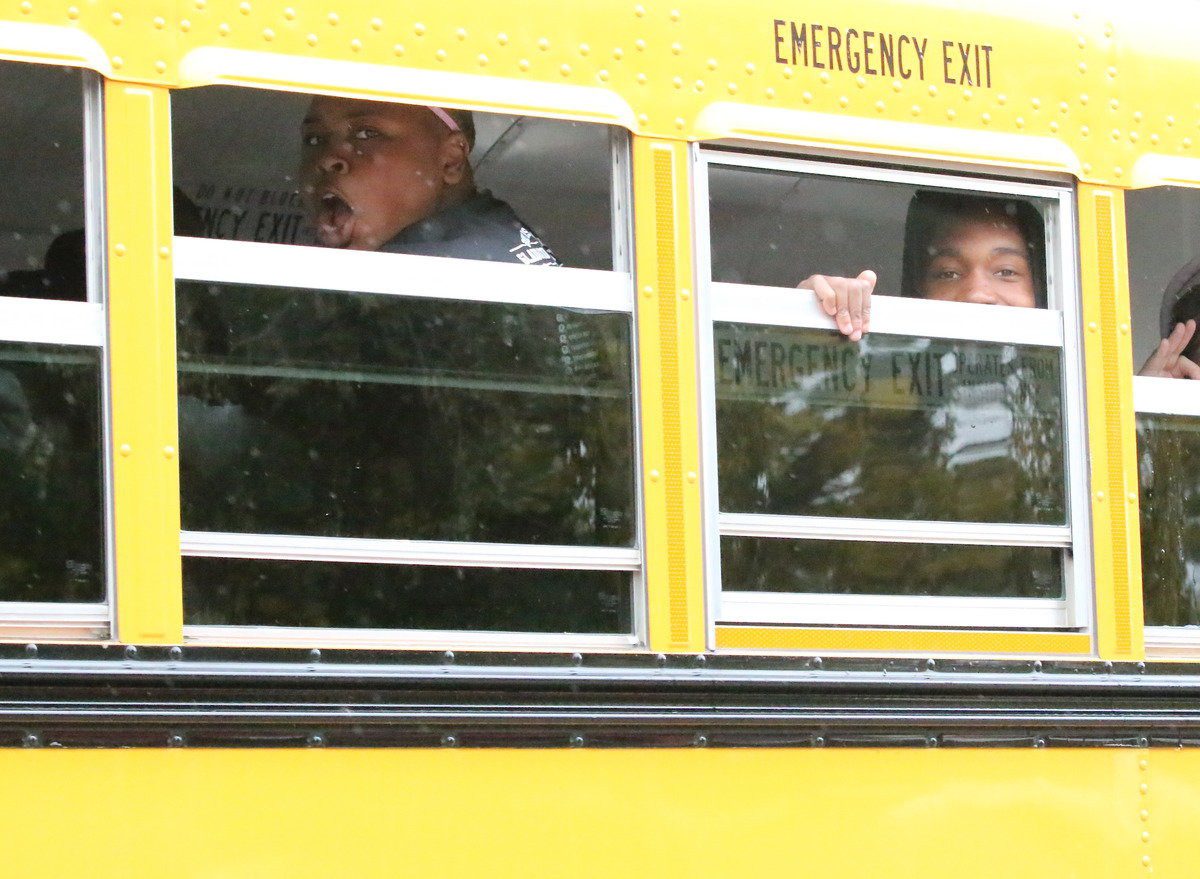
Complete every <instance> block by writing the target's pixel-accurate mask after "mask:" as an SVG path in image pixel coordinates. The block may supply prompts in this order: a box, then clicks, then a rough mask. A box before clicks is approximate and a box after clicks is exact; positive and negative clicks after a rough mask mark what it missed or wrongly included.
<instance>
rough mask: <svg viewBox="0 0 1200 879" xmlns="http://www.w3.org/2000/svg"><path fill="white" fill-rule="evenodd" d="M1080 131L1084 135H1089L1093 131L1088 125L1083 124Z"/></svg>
mask: <svg viewBox="0 0 1200 879" xmlns="http://www.w3.org/2000/svg"><path fill="white" fill-rule="evenodd" d="M1079 133H1080V134H1082V135H1083V136H1084V137H1087V136H1088V135H1089V134H1091V133H1092V132H1091V130H1090V129H1089V128H1088V127H1087V126H1086V125H1083V126H1080V128H1079Z"/></svg>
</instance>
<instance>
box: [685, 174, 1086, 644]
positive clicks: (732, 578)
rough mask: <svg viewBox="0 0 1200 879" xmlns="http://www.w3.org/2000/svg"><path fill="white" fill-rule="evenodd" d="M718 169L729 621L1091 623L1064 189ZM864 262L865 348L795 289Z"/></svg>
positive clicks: (722, 486)
mask: <svg viewBox="0 0 1200 879" xmlns="http://www.w3.org/2000/svg"><path fill="white" fill-rule="evenodd" d="M705 160H706V166H707V167H706V171H707V174H706V178H705V182H706V183H707V187H708V205H709V212H708V218H707V220H708V227H709V234H708V238H707V243H708V247H709V249H710V252H711V271H712V282H711V283H710V290H709V296H708V299H707V302H708V308H709V316H710V317H711V320H712V323H711V327H712V336H711V343H710V348H709V352H710V353H709V361H708V365H707V372H708V375H709V380H708V381H707V382H706V383H705V384H706V392H707V393H708V394H709V395H710V396H709V402H708V403H707V405H706V420H707V423H708V427H707V430H708V431H709V432H710V436H711V437H712V439H713V442H712V443H710V444H709V447H710V448H712V449H715V455H714V454H711V453H710V455H709V458H708V460H707V461H706V468H707V473H708V477H709V478H708V480H707V481H706V484H707V491H708V500H707V504H708V508H709V511H710V514H711V515H710V520H711V522H712V523H713V524H712V525H711V526H710V532H709V537H708V540H709V547H710V551H711V553H712V556H713V557H714V558H719V559H720V565H719V568H716V566H714V568H715V569H716V571H715V573H714V575H713V576H714V582H713V584H712V589H713V591H714V593H715V594H718V595H719V596H720V608H719V611H718V622H721V621H724V622H731V623H771V622H783V623H814V624H817V623H820V624H827V623H842V624H877V625H905V624H917V625H982V626H991V625H1018V626H1047V627H1054V626H1070V625H1076V624H1077V623H1076V620H1078V619H1081V618H1084V617H1085V615H1083V616H1081V613H1082V611H1081V605H1085V604H1086V597H1085V598H1084V599H1082V600H1080V599H1079V598H1078V593H1079V591H1080V590H1081V589H1082V588H1083V586H1082V578H1080V577H1078V576H1077V574H1076V572H1075V571H1074V570H1073V567H1072V565H1071V558H1072V557H1073V556H1075V557H1078V553H1079V541H1081V540H1082V539H1084V536H1083V534H1082V533H1081V530H1080V529H1078V528H1073V527H1072V523H1073V522H1078V521H1081V518H1080V517H1081V516H1082V515H1085V512H1083V511H1081V508H1080V507H1079V500H1078V498H1079V497H1080V489H1081V486H1080V485H1079V484H1077V483H1078V481H1079V479H1080V475H1079V474H1080V473H1081V469H1082V468H1081V467H1079V466H1078V465H1077V464H1073V463H1071V461H1070V456H1069V454H1068V449H1069V448H1070V447H1071V446H1070V444H1069V443H1068V437H1070V436H1072V435H1074V436H1076V437H1078V436H1079V430H1080V421H1079V417H1080V416H1079V412H1078V411H1076V408H1075V407H1073V406H1071V405H1068V402H1067V401H1068V400H1069V399H1071V398H1070V396H1069V395H1068V388H1069V387H1070V386H1071V383H1073V382H1077V381H1078V380H1079V377H1078V376H1077V375H1075V374H1072V373H1071V372H1070V371H1069V370H1068V369H1067V368H1066V366H1065V364H1067V363H1070V362H1073V361H1072V357H1071V354H1070V352H1071V351H1072V350H1073V345H1074V344H1075V340H1074V337H1073V334H1071V333H1069V332H1065V331H1064V329H1063V327H1064V321H1063V320H1062V319H1061V317H1060V316H1059V314H1058V313H1057V310H1059V309H1063V310H1068V309H1070V308H1071V307H1073V297H1072V292H1071V290H1070V289H1069V288H1068V287H1067V286H1066V283H1064V279H1066V278H1070V277H1072V273H1071V272H1070V271H1068V270H1067V269H1066V267H1064V266H1062V265H1059V264H1058V262H1057V260H1051V259H1048V258H1047V253H1054V252H1056V249H1055V248H1054V247H1048V246H1047V244H1048V242H1051V243H1052V242H1054V241H1056V240H1058V237H1059V236H1060V235H1061V234H1062V233H1061V231H1060V229H1061V228H1066V227H1065V226H1064V225H1063V224H1064V214H1067V215H1068V216H1069V214H1068V212H1069V210H1070V199H1069V193H1066V192H1065V191H1058V190H1052V189H1049V188H1039V187H1033V186H1027V185H1021V184H996V183H985V182H983V181H972V180H964V179H961V178H948V177H943V176H937V175H932V174H916V173H910V172H892V171H883V170H878V169H867V168H859V167H847V166H835V165H826V164H821V163H816V162H806V161H800V160H794V159H787V158H772V157H764V156H745V155H741V154H735V153H717V152H710V153H707V154H705ZM764 205H765V206H766V208H765V209H764ZM864 268H870V269H873V270H874V271H875V272H876V273H877V275H878V284H877V286H876V288H875V295H874V297H873V301H872V316H871V322H870V328H869V331H868V332H867V333H866V334H865V335H864V336H863V337H862V338H861V340H859V341H856V342H851V341H849V340H848V339H847V338H846V337H844V336H843V335H841V334H840V333H839V332H838V331H837V329H836V328H835V326H834V324H833V321H832V319H831V318H829V317H828V316H827V315H826V314H825V313H824V312H823V311H822V310H821V308H820V307H819V306H818V304H817V301H816V299H815V297H814V295H813V294H812V293H811V292H808V291H803V290H797V289H795V287H796V285H797V283H799V282H800V281H801V280H802V279H804V278H806V277H808V276H809V275H811V274H826V275H841V276H854V275H857V274H858V273H859V272H860V271H861V270H862V269H864ZM1066 325H1067V326H1071V324H1070V323H1067V324H1066ZM714 486H715V488H714Z"/></svg>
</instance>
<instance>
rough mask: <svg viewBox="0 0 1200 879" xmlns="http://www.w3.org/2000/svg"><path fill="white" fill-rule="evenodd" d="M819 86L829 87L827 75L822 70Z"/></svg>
mask: <svg viewBox="0 0 1200 879" xmlns="http://www.w3.org/2000/svg"><path fill="white" fill-rule="evenodd" d="M821 84H822V85H829V73H828V72H826V71H824V70H822V71H821Z"/></svg>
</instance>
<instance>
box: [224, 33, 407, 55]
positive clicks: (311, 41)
mask: <svg viewBox="0 0 1200 879" xmlns="http://www.w3.org/2000/svg"><path fill="white" fill-rule="evenodd" d="M227 32H228V31H227ZM305 42H307V43H308V44H309V45H310V46H315V45H316V44H317V43H319V42H320V39H319V38H318V37H317V35H316V34H309V35H308V37H307V38H306V40H305ZM396 48H397V49H398V50H399V51H398V52H396V54H397V55H403V54H404V47H403V46H397V47H396Z"/></svg>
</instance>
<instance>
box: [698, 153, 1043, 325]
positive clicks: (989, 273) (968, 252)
mask: <svg viewBox="0 0 1200 879" xmlns="http://www.w3.org/2000/svg"><path fill="white" fill-rule="evenodd" d="M708 186H709V226H710V232H711V236H710V246H711V253H712V279H713V280H714V281H724V282H729V283H737V284H762V285H767V286H774V287H795V286H796V285H797V284H799V283H801V282H802V281H803V280H804V279H805V278H807V277H808V276H809V275H812V274H822V275H834V276H842V277H855V276H857V275H858V274H859V273H860V272H861V271H863V270H864V269H872V270H874V271H875V273H876V274H877V275H878V283H877V285H876V287H875V293H876V295H888V296H895V295H901V296H909V297H915V298H928V299H941V300H948V301H959V302H981V303H988V304H995V305H1008V306H1020V307H1034V306H1038V307H1045V306H1046V303H1047V296H1048V293H1047V291H1048V290H1050V289H1053V288H1054V278H1053V277H1052V270H1053V266H1052V265H1051V264H1049V263H1048V262H1047V260H1046V219H1045V218H1046V216H1047V215H1049V213H1050V210H1051V207H1050V202H1049V200H1047V199H1038V198H1028V197H1016V196H997V195H989V194H982V193H974V192H965V191H962V190H951V189H946V188H943V187H938V186H937V185H936V183H929V184H907V183H892V182H879V181H873V180H861V179H853V178H850V177H831V176H828V175H823V174H815V173H803V172H798V171H795V170H768V169H760V168H739V167H730V166H725V165H719V164H713V165H710V166H709V176H708ZM951 275H953V277H950V276H951ZM981 277H986V280H987V283H986V284H980V282H979V278H981Z"/></svg>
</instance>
